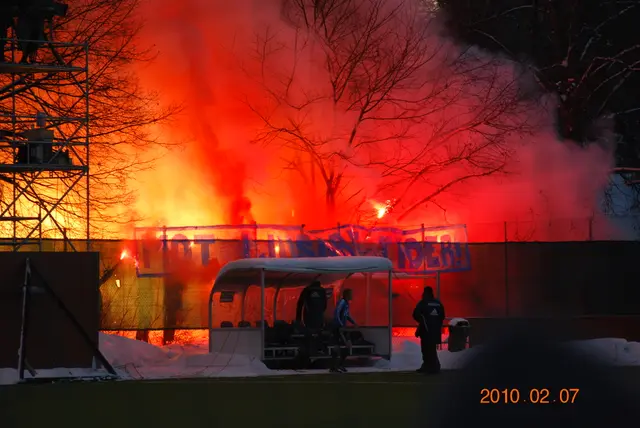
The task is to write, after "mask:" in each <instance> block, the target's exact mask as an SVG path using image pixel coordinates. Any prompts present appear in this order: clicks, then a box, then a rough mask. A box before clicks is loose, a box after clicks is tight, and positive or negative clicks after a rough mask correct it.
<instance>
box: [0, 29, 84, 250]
mask: <svg viewBox="0 0 640 428" xmlns="http://www.w3.org/2000/svg"><path fill="white" fill-rule="evenodd" d="M12 19H13V18H12ZM18 19H19V18H18ZM13 22H15V21H13ZM14 27H16V26H15V25H14ZM48 27H49V28H48V29H49V31H48V32H47V31H46V28H45V31H42V32H41V36H40V39H41V40H25V39H19V38H18V35H19V34H20V32H19V31H15V30H13V29H12V28H11V27H10V28H9V29H8V30H9V34H8V35H9V38H2V39H0V43H2V55H1V56H0V233H1V235H0V250H5V251H6V249H7V247H9V248H11V249H12V250H13V251H18V250H19V249H20V248H22V247H24V246H27V247H28V248H29V249H30V250H32V251H36V250H39V251H42V250H43V239H45V238H58V239H59V238H62V239H63V240H64V246H65V248H70V249H71V250H72V251H77V250H80V248H78V247H79V245H78V242H79V241H78V240H81V241H80V242H82V241H84V240H86V248H85V249H86V250H89V249H90V248H89V247H90V221H89V217H90V204H89V196H90V195H89V71H88V63H89V49H88V45H87V44H78V43H64V42H57V41H53V37H52V31H51V21H49V26H48ZM6 35H7V34H2V33H0V36H2V37H5V36H6ZM74 243H75V244H74Z"/></svg>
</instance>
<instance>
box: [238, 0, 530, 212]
mask: <svg viewBox="0 0 640 428" xmlns="http://www.w3.org/2000/svg"><path fill="white" fill-rule="evenodd" d="M414 5H415V6H416V7H414ZM418 6H419V5H418V3H417V2H409V1H407V2H401V1H395V2H389V1H385V0H361V1H358V0H324V1H319V0H316V1H311V0H284V1H283V8H282V16H283V19H284V20H285V21H286V22H287V23H288V24H289V25H288V28H287V29H279V30H274V29H273V28H268V29H267V30H266V31H264V32H263V33H260V35H259V36H258V37H257V38H256V45H255V46H256V49H255V54H256V60H257V63H259V64H260V65H259V67H256V69H255V70H252V71H253V73H255V74H254V75H255V76H258V77H257V80H258V81H259V82H260V84H261V85H262V86H263V87H264V88H265V91H266V93H267V94H268V97H267V102H265V103H263V104H257V103H255V102H254V103H251V102H250V103H249V104H250V105H251V107H252V109H253V110H254V111H255V112H256V113H257V114H258V115H259V117H260V118H261V119H262V122H263V123H264V128H263V129H262V130H261V132H260V133H259V134H258V136H257V138H256V141H259V142H261V143H264V144H275V145H279V146H281V147H282V148H283V153H285V155H283V156H285V158H284V159H285V161H286V162H287V166H288V167H289V168H293V169H296V170H298V171H300V172H301V173H302V174H303V175H305V174H309V173H311V174H313V173H314V172H315V173H317V174H318V175H319V177H320V178H321V180H322V183H323V185H324V192H325V196H326V204H327V208H328V209H329V210H330V211H331V210H333V209H334V208H335V206H336V204H337V202H338V201H337V199H338V197H339V196H340V195H341V192H343V191H344V190H345V189H344V184H345V181H346V180H345V178H346V177H348V176H349V174H350V173H352V172H354V171H358V170H363V169H364V170H368V171H376V174H377V176H378V177H381V181H380V183H381V184H380V186H379V191H380V192H383V193H385V194H387V195H390V194H391V195H393V197H394V198H395V207H396V208H397V209H398V211H401V213H400V216H404V215H406V214H408V213H409V212H411V211H413V210H415V209H416V208H418V207H420V206H421V205H423V204H425V203H427V202H429V201H432V200H434V198H436V197H437V196H438V195H439V194H440V193H442V192H444V191H446V190H447V189H449V188H450V187H452V186H454V185H456V184H458V183H461V182H463V181H465V180H469V179H471V178H473V177H479V176H485V175H489V174H493V173H496V172H498V171H501V170H502V169H503V168H504V165H505V161H506V159H507V157H508V156H509V150H507V146H506V144H505V139H506V138H507V137H508V136H509V134H510V133H512V132H515V131H519V132H521V131H523V130H524V129H525V128H526V123H524V122H523V121H522V120H521V116H519V113H521V109H522V107H523V104H522V103H521V102H520V100H519V93H518V89H517V85H516V82H515V80H514V78H513V76H512V75H511V74H509V73H505V69H504V68H502V67H500V66H499V64H498V63H497V62H496V61H494V60H492V59H488V58H484V57H482V56H481V55H480V54H479V53H477V52H475V51H473V50H466V51H463V52H460V51H459V50H455V49H452V46H450V45H449V44H448V42H446V41H445V40H443V39H440V38H438V37H435V36H433V35H432V34H433V33H434V31H433V29H432V28H431V24H432V23H433V21H432V20H431V19H430V16H429V15H428V14H425V13H419V11H418V8H419V7H418ZM438 180H440V181H438ZM310 181H311V182H313V179H310ZM417 185H420V186H421V188H422V189H425V188H428V189H430V190H429V191H428V193H427V194H424V193H422V194H416V193H415V189H416V187H417ZM362 193H363V192H362V189H358V188H354V189H352V193H351V195H348V194H343V195H342V197H343V199H342V200H341V201H340V202H341V203H342V202H344V200H345V199H348V198H349V197H352V196H353V195H354V194H358V198H360V201H362V200H363V198H366V197H371V196H373V195H363V196H361V195H362Z"/></svg>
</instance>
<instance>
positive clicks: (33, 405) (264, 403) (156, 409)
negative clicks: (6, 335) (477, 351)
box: [0, 367, 640, 428]
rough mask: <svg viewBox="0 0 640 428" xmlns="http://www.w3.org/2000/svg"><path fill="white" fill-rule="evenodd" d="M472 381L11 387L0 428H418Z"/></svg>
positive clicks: (1, 396) (409, 376)
mask: <svg viewBox="0 0 640 428" xmlns="http://www.w3.org/2000/svg"><path fill="white" fill-rule="evenodd" d="M606 375H607V377H608V378H610V380H611V381H613V382H614V384H616V385H620V386H623V385H624V384H628V385H630V386H631V385H633V386H634V387H637V385H639V384H640V367H632V368H620V369H615V370H612V371H610V372H607V373H606ZM470 377H473V373H470V372H468V371H449V372H443V373H442V374H440V375H438V376H423V375H419V374H417V373H388V372H387V373H366V374H346V375H340V374H335V375H331V374H324V375H294V376H273V377H271V376H269V377H260V378H218V379H203V378H200V379H183V380H166V381H119V382H114V381H108V382H93V383H88V382H82V383H81V382H74V383H56V384H39V385H28V384H27V385H14V386H8V387H1V388H0V428H4V427H7V428H23V427H24V428H37V427H45V426H46V427H48V426H51V425H57V426H61V427H64V428H76V427H82V428H103V427H104V428H129V427H135V428H161V427H168V428H195V427H208V428H227V427H228V428H242V427H250V428H267V427H279V428H286V427H295V428H305V427H309V428H320V427H322V428H342V427H348V428H356V427H363V428H364V427H366V428H378V427H380V428H382V427H384V428H395V427H403V428H418V427H424V426H425V425H424V423H425V422H424V419H423V418H424V411H425V405H426V404H428V403H430V402H432V401H434V399H435V398H437V397H439V396H440V397H445V399H446V400H450V399H453V400H455V399H456V395H455V394H456V390H457V387H458V385H459V384H457V383H455V381H457V380H461V379H470ZM451 385H455V386H454V387H453V388H447V387H448V386H451ZM587 392H588V391H584V393H585V394H586V393H587ZM596 392H598V393H603V391H596ZM449 393H452V394H453V396H452V395H447V394H449ZM581 393H582V392H581ZM605 393H606V392H605ZM440 394H444V395H440ZM449 397H450V398H449ZM478 397H479V395H478ZM467 398H468V397H467ZM471 404H477V403H476V402H475V401H474V403H471ZM434 428H439V427H434Z"/></svg>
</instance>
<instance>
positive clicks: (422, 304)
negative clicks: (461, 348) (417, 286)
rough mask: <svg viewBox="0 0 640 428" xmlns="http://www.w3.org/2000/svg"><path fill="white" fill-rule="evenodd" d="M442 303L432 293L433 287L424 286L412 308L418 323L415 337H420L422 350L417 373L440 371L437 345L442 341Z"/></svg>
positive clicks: (443, 316)
mask: <svg viewBox="0 0 640 428" xmlns="http://www.w3.org/2000/svg"><path fill="white" fill-rule="evenodd" d="M444 318H445V312H444V305H443V304H442V303H441V302H440V300H438V299H436V298H435V296H434V295H433V288H431V287H425V288H424V291H423V292H422V300H420V301H419V302H418V304H417V305H416V308H415V309H414V310H413V319H414V320H416V322H417V323H418V328H417V329H416V337H419V338H420V349H421V350H422V366H421V367H420V368H419V369H418V370H417V372H418V373H428V374H435V373H438V372H440V360H439V359H438V345H439V344H441V343H442V324H443V322H444Z"/></svg>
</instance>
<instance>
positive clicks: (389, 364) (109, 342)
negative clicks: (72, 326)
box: [0, 333, 640, 385]
mask: <svg viewBox="0 0 640 428" xmlns="http://www.w3.org/2000/svg"><path fill="white" fill-rule="evenodd" d="M568 346H571V348H572V349H573V350H575V351H577V352H578V353H580V354H581V355H584V356H588V357H593V358H595V359H597V360H599V361H600V362H603V363H608V364H611V365H616V366H635V365H640V343H639V342H628V341H626V340H624V339H593V340H585V341H575V342H570V343H569V344H568ZM100 349H101V350H102V352H103V354H104V355H105V357H106V358H107V359H108V360H109V362H110V363H111V364H112V365H113V366H114V368H115V369H116V371H117V372H118V374H119V375H120V376H121V377H122V378H123V379H168V378H194V377H255V376H269V375H271V376H273V375H277V376H283V375H293V374H300V373H318V371H317V370H305V371H294V370H270V369H268V368H267V367H266V366H265V365H264V364H263V363H262V362H261V361H259V360H258V359H256V358H254V357H251V356H248V355H240V354H223V353H212V354H210V353H209V352H208V347H207V344H206V343H200V344H194V345H177V344H174V345H167V346H162V347H158V346H154V345H150V344H148V343H146V342H141V341H137V340H133V339H127V338H125V337H121V336H116V335H109V334H103V333H100ZM481 349H482V348H481V347H475V348H472V349H467V350H464V351H461V352H449V351H446V350H444V351H439V352H438V355H439V357H440V363H441V365H442V369H443V370H451V369H459V368H462V367H464V366H465V365H466V364H467V363H468V362H469V360H470V359H471V358H473V357H474V356H475V355H477V353H478V351H480V350H481ZM421 362H422V361H421V354H420V345H419V341H418V339H415V338H409V337H394V338H393V357H392V358H391V360H390V361H385V360H381V361H378V362H377V363H376V364H375V365H374V366H373V367H363V368H358V369H354V370H352V371H354V372H383V371H403V370H414V369H416V368H418V367H419V366H420V364H421ZM104 374H106V372H105V371H98V372H96V371H92V370H90V369H73V368H72V369H66V368H60V369H52V370H38V371H37V376H38V377H77V376H86V377H90V376H96V375H104ZM17 381H18V374H17V370H15V369H0V385H7V384H13V383H17Z"/></svg>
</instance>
